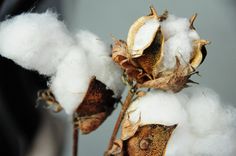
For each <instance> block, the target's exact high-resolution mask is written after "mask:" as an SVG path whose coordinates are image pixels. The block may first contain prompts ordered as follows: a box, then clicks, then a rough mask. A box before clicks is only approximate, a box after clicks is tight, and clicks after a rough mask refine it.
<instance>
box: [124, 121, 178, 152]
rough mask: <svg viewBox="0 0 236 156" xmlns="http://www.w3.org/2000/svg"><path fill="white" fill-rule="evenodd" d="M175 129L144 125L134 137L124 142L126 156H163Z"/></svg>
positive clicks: (173, 127)
mask: <svg viewBox="0 0 236 156" xmlns="http://www.w3.org/2000/svg"><path fill="white" fill-rule="evenodd" d="M176 127H177V125H173V126H164V125H145V126H142V127H140V128H139V129H138V131H137V132H136V133H135V135H134V136H133V137H132V138H130V139H129V140H127V141H125V142H124V145H123V146H124V153H125V155H126V156H164V155H165V151H166V148H167V143H168V141H169V139H170V137H171V134H172V132H173V131H174V129H175V128H176Z"/></svg>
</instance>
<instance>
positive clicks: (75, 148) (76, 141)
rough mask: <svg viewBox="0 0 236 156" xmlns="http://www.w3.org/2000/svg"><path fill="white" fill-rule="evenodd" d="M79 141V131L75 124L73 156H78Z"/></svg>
mask: <svg viewBox="0 0 236 156" xmlns="http://www.w3.org/2000/svg"><path fill="white" fill-rule="evenodd" d="M78 141H79V129H78V127H76V125H75V124H74V126H73V153H72V156H78Z"/></svg>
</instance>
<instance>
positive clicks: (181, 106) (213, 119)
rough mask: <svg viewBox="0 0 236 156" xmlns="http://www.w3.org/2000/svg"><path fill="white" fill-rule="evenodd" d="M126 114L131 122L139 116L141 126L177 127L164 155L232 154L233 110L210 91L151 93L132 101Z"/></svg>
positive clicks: (235, 148)
mask: <svg viewBox="0 0 236 156" xmlns="http://www.w3.org/2000/svg"><path fill="white" fill-rule="evenodd" d="M128 112H130V113H129V119H130V120H131V121H132V122H133V123H136V122H137V121H138V120H139V116H140V115H141V125H146V124H164V125H173V124H178V126H177V128H176V129H175V130H174V132H173V135H172V137H171V138H170V141H169V143H168V146H167V151H166V155H167V156H189V155H191V156H223V155H224V156H233V155H236V134H235V131H236V109H235V108H233V107H232V106H228V105H223V104H222V102H221V101H220V99H219V97H218V95H217V94H216V93H215V92H214V91H213V90H211V89H208V88H202V87H193V88H191V89H186V90H183V91H182V92H180V93H178V94H173V93H169V92H162V91H152V92H150V93H148V94H147V95H146V96H144V97H142V98H140V99H138V100H136V101H135V102H133V103H132V105H131V106H130V107H129V109H128ZM126 118H127V116H126Z"/></svg>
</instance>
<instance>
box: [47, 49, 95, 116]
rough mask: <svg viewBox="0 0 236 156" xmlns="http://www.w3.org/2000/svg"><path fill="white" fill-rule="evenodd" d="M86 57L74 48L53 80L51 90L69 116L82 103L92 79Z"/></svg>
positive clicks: (59, 67) (82, 52)
mask: <svg viewBox="0 0 236 156" xmlns="http://www.w3.org/2000/svg"><path fill="white" fill-rule="evenodd" d="M89 70H90V69H89V66H88V62H87V58H86V55H85V53H84V51H83V50H82V49H80V47H74V48H73V49H72V50H71V51H69V54H68V55H67V56H66V58H65V59H64V60H63V62H62V63H61V64H60V65H59V66H58V70H57V73H56V75H55V76H54V77H53V78H52V80H51V85H50V87H51V89H52V92H53V93H54V95H55V97H56V99H57V100H58V101H59V103H60V104H61V106H62V107H63V108H64V109H65V111H66V113H67V114H72V113H73V112H74V111H75V110H76V108H77V107H78V106H79V104H80V103H81V102H82V100H83V98H84V96H85V94H86V92H87V89H88V86H89V82H90V79H91V76H90V74H89Z"/></svg>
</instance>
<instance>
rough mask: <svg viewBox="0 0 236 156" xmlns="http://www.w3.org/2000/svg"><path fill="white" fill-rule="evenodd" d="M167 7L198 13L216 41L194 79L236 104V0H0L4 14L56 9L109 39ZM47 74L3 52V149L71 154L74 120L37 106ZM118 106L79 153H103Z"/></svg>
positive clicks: (32, 155)
mask: <svg viewBox="0 0 236 156" xmlns="http://www.w3.org/2000/svg"><path fill="white" fill-rule="evenodd" d="M151 4H152V5H154V6H155V8H156V9H157V10H158V12H160V13H162V12H163V11H164V10H166V9H167V10H168V11H169V12H170V13H173V14H175V15H177V16H181V17H190V16H191V15H193V14H194V13H198V18H197V20H196V22H195V27H196V29H197V31H198V33H199V34H200V36H201V38H203V39H208V40H210V41H211V42H212V43H211V44H210V45H208V46H207V50H208V56H207V58H206V60H205V62H204V63H203V64H202V65H201V66H200V68H199V71H200V75H201V76H200V77H199V76H194V78H193V79H194V80H195V81H197V82H199V83H200V84H201V85H204V86H207V87H210V88H212V89H214V90H215V91H216V92H218V94H219V95H220V96H221V99H222V101H223V103H224V104H231V105H234V106H235V107H236V102H235V100H236V98H235V96H236V83H235V81H236V68H235V66H236V48H235V45H236V30H235V28H236V21H235V20H233V19H234V18H235V15H236V10H235V9H236V1H235V0H225V1H222V0H208V1H205V0H198V1H196V0H178V1H173V0H119V1H118V0H99V1H97V0H0V20H1V21H2V20H4V19H6V18H9V17H10V16H14V15H17V14H20V13H22V12H30V11H31V12H44V11H46V10H47V9H51V10H53V11H56V12H58V14H59V16H60V19H62V20H63V21H64V22H65V24H66V25H67V26H68V28H69V29H70V31H71V32H74V33H76V32H77V31H78V30H79V29H86V30H89V31H91V32H93V33H95V34H97V35H98V36H99V37H100V38H101V39H102V40H103V41H104V42H106V43H107V44H111V43H112V40H111V34H112V35H114V36H115V37H117V38H120V39H124V40H125V39H126V37H127V33H128V30H129V27H130V25H131V24H132V23H133V22H134V21H135V20H136V19H137V18H138V17H140V16H143V15H146V14H147V13H149V6H150V5H151ZM46 80H47V78H45V77H41V76H39V75H38V74H37V73H35V72H32V71H26V70H24V69H22V68H21V67H19V66H17V65H16V64H14V63H13V62H12V61H10V60H7V59H5V58H2V57H0V143H1V146H0V155H6V156H25V155H26V156H70V155H71V147H72V127H71V120H70V119H68V117H66V116H65V114H64V112H61V113H59V114H53V113H50V111H48V110H44V109H42V108H36V107H35V105H36V104H35V100H36V97H37V94H36V93H37V91H38V90H39V89H43V88H46V87H47V85H46ZM119 110H120V107H118V109H117V110H116V111H115V112H114V113H113V114H112V115H111V117H109V118H108V119H107V120H106V121H105V123H103V125H102V126H101V127H100V128H99V129H97V130H96V131H95V132H93V133H92V134H89V135H86V136H80V140H79V141H80V142H79V144H80V145H79V155H80V156H101V155H103V152H104V150H105V149H106V147H107V144H108V140H109V137H110V135H111V132H112V129H113V126H114V123H115V120H116V118H117V116H118V112H119Z"/></svg>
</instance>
